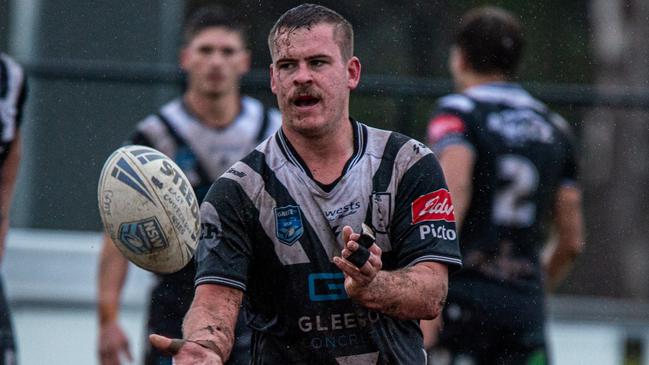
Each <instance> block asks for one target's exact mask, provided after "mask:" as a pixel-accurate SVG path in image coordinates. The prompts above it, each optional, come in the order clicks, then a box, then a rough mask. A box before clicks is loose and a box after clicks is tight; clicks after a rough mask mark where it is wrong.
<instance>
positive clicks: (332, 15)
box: [268, 4, 354, 60]
mask: <svg viewBox="0 0 649 365" xmlns="http://www.w3.org/2000/svg"><path fill="white" fill-rule="evenodd" d="M321 23H326V24H332V25H333V26H334V38H335V39H336V42H337V43H338V46H339V47H340V53H341V54H342V56H343V58H344V59H346V60H347V59H350V58H351V57H352V56H353V55H354V28H353V27H352V25H351V24H350V23H349V22H348V21H347V19H345V18H344V17H343V16H342V15H340V14H338V13H337V12H335V11H333V10H331V9H329V8H327V7H324V6H322V5H315V4H302V5H299V6H296V7H294V8H293V9H290V10H288V11H287V12H286V13H284V14H283V15H282V16H281V17H280V18H279V19H277V22H275V25H273V28H272V29H271V30H270V33H269V34H268V48H269V49H270V54H271V57H272V55H273V50H274V49H275V42H276V41H277V37H278V36H279V35H280V32H283V31H287V32H290V31H293V30H296V29H300V28H309V27H311V26H314V25H316V24H321Z"/></svg>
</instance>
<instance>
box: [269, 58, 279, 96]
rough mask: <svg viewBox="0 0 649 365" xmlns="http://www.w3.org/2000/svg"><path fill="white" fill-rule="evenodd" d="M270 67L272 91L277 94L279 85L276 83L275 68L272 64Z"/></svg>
mask: <svg viewBox="0 0 649 365" xmlns="http://www.w3.org/2000/svg"><path fill="white" fill-rule="evenodd" d="M268 67H269V68H270V90H271V91H272V92H273V94H277V84H276V83H275V67H273V64H272V63H271V64H270V66H268Z"/></svg>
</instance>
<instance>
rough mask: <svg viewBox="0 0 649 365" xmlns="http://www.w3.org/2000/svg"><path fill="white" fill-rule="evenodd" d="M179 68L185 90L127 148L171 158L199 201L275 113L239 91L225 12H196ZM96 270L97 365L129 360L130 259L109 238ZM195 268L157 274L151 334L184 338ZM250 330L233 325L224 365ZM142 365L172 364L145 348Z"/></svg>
mask: <svg viewBox="0 0 649 365" xmlns="http://www.w3.org/2000/svg"><path fill="white" fill-rule="evenodd" d="M180 65H181V67H182V69H183V70H184V71H185V72H186V73H187V90H186V91H185V93H184V95H183V96H182V97H180V98H177V99H174V100H172V101H171V102H169V103H167V104H166V105H164V106H163V107H162V108H161V109H160V111H159V112H158V113H156V114H153V115H150V116H148V117H146V118H145V119H144V120H142V121H141V122H140V123H138V125H137V131H136V133H135V134H134V136H133V137H132V138H131V139H130V141H129V142H128V144H140V145H146V146H150V147H153V148H156V149H158V150H160V151H161V152H163V153H164V154H166V155H167V156H169V157H171V158H172V159H173V160H174V161H175V162H176V163H177V164H178V166H179V167H180V168H181V169H182V170H183V172H184V173H185V175H187V177H188V179H189V181H190V182H191V183H192V186H193V188H194V191H195V192H196V197H197V199H198V200H199V201H201V200H203V198H204V197H205V194H206V193H207V190H208V189H209V187H210V185H211V184H212V182H213V181H214V180H216V178H218V177H219V176H220V175H221V174H222V173H223V172H225V170H226V169H227V168H228V167H229V166H230V165H232V163H234V162H236V161H237V160H238V159H240V158H241V157H243V156H244V155H245V154H246V153H248V152H250V151H251V150H252V149H253V148H254V147H255V146H256V145H257V144H258V143H259V142H261V141H262V140H263V139H265V138H266V137H267V136H269V135H270V134H272V133H273V132H274V131H275V130H277V128H279V124H280V122H281V121H280V119H279V113H278V112H277V110H274V109H267V108H265V107H264V106H263V105H262V104H261V103H260V102H259V101H258V100H256V99H253V98H251V97H248V96H241V95H240V93H239V82H240V79H241V77H242V76H243V75H244V74H245V73H246V72H247V71H248V68H249V65H250V55H249V51H248V50H247V48H246V41H245V33H244V29H243V27H242V25H241V24H239V23H238V22H237V21H236V20H234V18H232V16H231V15H229V14H226V13H225V12H224V10H223V9H220V8H214V7H206V8H201V9H199V10H197V11H196V12H195V13H194V14H193V15H192V16H191V17H190V18H189V19H188V20H187V23H186V25H185V27H184V45H183V47H182V50H181V54H180ZM104 241H105V242H104V245H103V249H102V253H101V262H100V267H99V290H98V292H99V308H98V314H99V324H100V326H99V356H100V359H101V364H102V365H114V364H121V363H122V359H121V358H122V357H126V358H127V359H130V358H131V354H130V350H129V346H128V340H127V338H126V336H125V334H124V332H123V330H122V329H121V327H120V325H119V322H118V312H119V298H120V293H121V290H122V286H123V283H124V280H125V276H126V273H127V268H128V265H127V260H126V258H124V256H122V255H121V254H120V252H119V251H118V249H117V248H116V247H115V246H114V245H113V244H112V242H110V238H109V237H108V236H107V235H106V236H105V238H104ZM194 275H195V263H194V262H193V261H192V262H190V263H189V264H188V265H187V266H186V267H185V268H184V269H182V270H181V271H179V272H177V273H175V274H170V275H158V276H157V283H156V285H155V287H154V288H153V291H152V293H151V302H150V306H149V319H148V326H147V327H148V328H147V332H148V333H161V334H165V335H167V336H181V324H182V319H183V316H184V315H185V313H186V312H187V309H188V308H189V305H190V303H191V301H192V297H193V294H194ZM249 342H250V331H249V330H247V328H246V326H245V323H244V322H243V319H241V325H240V326H238V331H237V341H236V344H237V345H236V351H235V352H234V354H233V356H232V358H231V359H230V362H229V364H247V363H248V361H249V358H250V355H249ZM145 364H147V365H164V364H171V358H170V357H167V356H163V354H162V353H160V352H159V351H157V350H156V349H154V348H151V347H149V348H148V349H147V352H146V360H145Z"/></svg>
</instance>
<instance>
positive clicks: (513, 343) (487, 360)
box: [431, 282, 548, 365]
mask: <svg viewBox="0 0 649 365" xmlns="http://www.w3.org/2000/svg"><path fill="white" fill-rule="evenodd" d="M451 287H452V288H453V289H449V295H448V300H447V303H446V306H445V307H444V311H443V314H442V316H443V321H444V324H443V329H442V332H441V333H440V337H439V341H438V345H437V347H436V349H434V350H433V351H432V352H431V357H432V360H433V362H432V363H434V364H440V365H442V364H460V363H461V364H475V365H482V364H484V365H487V364H494V365H496V364H497V365H520V364H539V365H542V364H548V356H547V350H546V343H545V333H544V331H545V326H544V321H545V319H544V304H543V297H542V295H539V294H538V293H527V292H524V291H520V290H516V289H511V288H508V287H505V286H502V285H498V284H491V283H483V282H471V283H461V284H459V283H451Z"/></svg>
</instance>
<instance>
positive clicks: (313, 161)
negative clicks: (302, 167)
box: [283, 118, 354, 184]
mask: <svg viewBox="0 0 649 365" xmlns="http://www.w3.org/2000/svg"><path fill="white" fill-rule="evenodd" d="M283 130H284V134H285V135H286V137H287V138H288V139H289V141H290V142H291V145H292V146H293V148H295V151H296V152H297V153H298V154H299V155H300V158H302V160H303V161H304V163H306V165H307V167H308V168H309V171H310V172H311V175H313V178H314V179H315V180H316V181H318V182H320V183H322V184H330V183H332V182H333V181H335V180H336V179H338V178H339V177H340V175H341V174H342V171H343V168H344V167H345V164H346V163H347V160H349V158H350V157H351V156H352V154H353V153H354V133H353V129H352V124H351V123H350V122H349V119H348V118H347V119H346V121H345V122H344V123H340V124H339V127H337V128H334V129H332V131H331V133H326V134H325V135H323V136H321V137H306V136H303V135H301V134H299V133H297V132H294V131H291V130H290V129H288V128H284V127H283Z"/></svg>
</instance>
